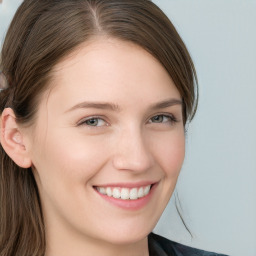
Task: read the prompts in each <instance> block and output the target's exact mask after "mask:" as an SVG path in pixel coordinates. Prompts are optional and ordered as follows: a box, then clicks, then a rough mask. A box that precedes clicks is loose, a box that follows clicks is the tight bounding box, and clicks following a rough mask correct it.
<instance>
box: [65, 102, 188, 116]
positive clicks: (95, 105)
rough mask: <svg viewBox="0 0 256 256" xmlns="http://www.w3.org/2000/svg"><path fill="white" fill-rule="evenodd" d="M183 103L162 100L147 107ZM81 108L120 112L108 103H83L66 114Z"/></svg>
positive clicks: (117, 107)
mask: <svg viewBox="0 0 256 256" xmlns="http://www.w3.org/2000/svg"><path fill="white" fill-rule="evenodd" d="M182 104H183V102H182V100H181V99H167V100H163V101H160V102H157V103H154V104H152V105H150V106H149V109H150V110H155V109H160V108H168V107H171V106H174V105H182ZM83 108H95V109H104V110H112V111H118V112H119V111H121V108H120V107H119V106H118V105H116V104H114V103H109V102H88V101H84V102H81V103H78V104H76V105H75V106H73V107H71V108H70V109H68V110H67V111H65V113H66V112H70V111H73V110H76V109H83Z"/></svg>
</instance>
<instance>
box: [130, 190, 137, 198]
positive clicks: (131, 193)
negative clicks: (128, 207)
mask: <svg viewBox="0 0 256 256" xmlns="http://www.w3.org/2000/svg"><path fill="white" fill-rule="evenodd" d="M130 199H133V200H134V199H138V189H137V188H132V189H131V190H130Z"/></svg>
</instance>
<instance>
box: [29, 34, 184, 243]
mask: <svg viewBox="0 0 256 256" xmlns="http://www.w3.org/2000/svg"><path fill="white" fill-rule="evenodd" d="M53 74H54V75H53V79H52V82H51V83H52V86H51V88H50V89H49V91H48V94H46V95H45V96H43V98H42V101H41V103H40V105H39V111H38V115H37V119H36V123H35V125H34V126H33V127H31V128H29V129H31V132H29V133H28V134H29V135H28V141H29V152H30V155H31V160H32V162H33V170H34V175H35V178H36V182H37V185H38V188H39V193H40V197H41V200H42V207H43V213H44V218H45V223H46V231H47V236H48V238H49V237H52V239H54V238H53V237H61V238H62V239H63V240H64V241H65V239H66V238H67V237H73V238H74V237H76V239H77V240H78V239H80V238H81V239H87V240H91V241H93V240H97V241H98V242H99V241H102V243H103V242H109V243H113V244H126V243H127V244H128V243H132V242H136V241H139V240H142V239H143V238H145V237H146V236H147V234H148V233H149V232H150V231H151V230H152V229H153V228H154V226H155V224H156V223H157V221H158V219H159V218H160V216H161V214H162V212H163V210H164V208H165V207H166V204H167V203H168V201H169V199H170V197H171V195H172V193H173V190H174V187H175V184H176V181H177V178H178V175H179V172H180V169H181V166H182V162H183V159H184V127H183V120H182V104H181V96H180V94H179V92H178V90H177V89H176V87H175V85H174V84H173V82H172V80H171V78H170V77H169V75H168V73H167V72H166V70H165V69H164V68H163V67H162V66H161V64H160V63H159V62H158V61H157V60H156V59H155V58H154V57H152V56H151V55H150V54H149V53H147V52H146V51H145V50H143V49H142V48H140V47H139V46H136V45H133V44H132V43H128V42H123V41H119V40H116V39H105V38H104V39H97V40H95V41H94V42H91V43H90V44H87V45H84V46H83V47H81V48H80V49H79V50H77V51H76V52H75V53H73V54H71V55H70V56H69V57H68V58H66V59H65V60H63V61H62V62H61V63H59V64H58V65H57V67H56V68H55V70H54V73H53Z"/></svg>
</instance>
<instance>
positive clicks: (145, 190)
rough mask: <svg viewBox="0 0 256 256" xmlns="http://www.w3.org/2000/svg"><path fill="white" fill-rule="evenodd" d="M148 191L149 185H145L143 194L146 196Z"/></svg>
mask: <svg viewBox="0 0 256 256" xmlns="http://www.w3.org/2000/svg"><path fill="white" fill-rule="evenodd" d="M149 191H150V186H146V187H145V188H144V195H145V196H146V195H147V194H148V193H149Z"/></svg>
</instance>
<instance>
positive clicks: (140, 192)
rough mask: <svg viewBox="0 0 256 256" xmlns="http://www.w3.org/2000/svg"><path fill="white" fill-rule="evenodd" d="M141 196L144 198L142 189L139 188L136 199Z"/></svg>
mask: <svg viewBox="0 0 256 256" xmlns="http://www.w3.org/2000/svg"><path fill="white" fill-rule="evenodd" d="M143 196H144V189H143V188H140V189H139V191H138V197H139V198H141V197H143Z"/></svg>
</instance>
